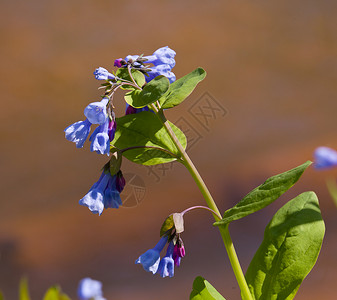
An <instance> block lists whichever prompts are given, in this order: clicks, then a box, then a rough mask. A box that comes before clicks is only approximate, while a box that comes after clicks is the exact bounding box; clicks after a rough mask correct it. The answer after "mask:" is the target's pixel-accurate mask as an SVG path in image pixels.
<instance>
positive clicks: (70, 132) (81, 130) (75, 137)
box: [64, 119, 92, 148]
mask: <svg viewBox="0 0 337 300" xmlns="http://www.w3.org/2000/svg"><path fill="white" fill-rule="evenodd" d="M91 125H92V124H91V123H90V122H89V121H88V119H85V120H84V121H78V122H76V123H74V124H72V125H70V126H68V127H67V128H66V129H64V132H65V136H66V139H67V140H68V141H70V142H74V143H76V147H77V148H82V147H83V145H84V142H85V141H86V139H87V137H88V135H89V132H90V126H91Z"/></svg>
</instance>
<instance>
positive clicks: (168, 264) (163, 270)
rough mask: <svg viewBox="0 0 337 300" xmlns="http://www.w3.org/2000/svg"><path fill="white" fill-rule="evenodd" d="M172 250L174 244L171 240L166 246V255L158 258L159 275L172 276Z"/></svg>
mask: <svg viewBox="0 0 337 300" xmlns="http://www.w3.org/2000/svg"><path fill="white" fill-rule="evenodd" d="M173 250H174V244H173V241H171V242H170V243H169V245H168V247H167V251H166V255H165V256H164V257H163V258H162V259H161V260H160V263H159V266H158V270H157V273H159V274H160V276H161V277H163V278H164V277H167V276H169V277H173V275H174V260H173V257H172V256H173Z"/></svg>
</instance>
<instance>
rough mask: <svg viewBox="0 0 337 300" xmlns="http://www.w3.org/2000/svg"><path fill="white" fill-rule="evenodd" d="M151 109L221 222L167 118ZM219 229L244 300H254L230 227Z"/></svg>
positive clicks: (214, 214)
mask: <svg viewBox="0 0 337 300" xmlns="http://www.w3.org/2000/svg"><path fill="white" fill-rule="evenodd" d="M151 108H152V109H153V110H154V111H155V112H156V115H157V116H158V118H159V119H160V121H161V122H162V124H163V125H164V127H165V129H166V131H167V133H168V134H169V136H170V137H171V139H172V141H173V142H174V144H175V145H176V147H177V149H178V150H179V152H180V154H181V156H182V158H183V164H184V165H185V167H186V168H187V169H188V171H189V172H190V174H191V175H192V177H193V179H194V181H195V182H196V184H197V186H198V187H199V189H200V191H201V193H202V195H203V196H204V198H205V200H206V203H207V205H208V207H209V208H210V209H211V210H213V211H214V212H215V213H213V216H214V219H215V221H219V220H220V218H219V217H218V215H220V216H221V213H220V211H219V209H218V207H217V206H216V204H215V202H214V200H213V198H212V195H211V193H210V192H209V190H208V188H207V186H206V184H205V182H204V181H203V179H202V178H201V176H200V174H199V172H198V170H197V169H196V167H195V166H194V164H193V162H192V160H191V159H190V158H189V156H188V155H187V153H186V151H185V149H184V148H183V146H182V145H181V143H180V142H179V140H178V138H177V137H176V135H175V133H174V132H173V130H172V128H171V126H170V124H169V122H168V121H167V120H166V118H165V116H164V114H163V111H162V110H161V109H159V110H158V108H157V107H155V105H154V104H151ZM218 228H219V231H220V234H221V237H222V239H223V242H224V244H225V247H226V250H227V254H228V257H229V261H230V263H231V265H232V268H233V271H234V274H235V277H236V280H237V282H238V284H239V287H240V290H241V295H242V298H243V299H244V300H253V298H252V295H251V293H250V291H249V288H248V285H247V282H246V279H245V276H244V274H243V271H242V269H241V266H240V262H239V259H238V257H237V255H236V252H235V248H234V245H233V242H232V239H231V236H230V234H229V230H228V225H226V226H219V227H218Z"/></svg>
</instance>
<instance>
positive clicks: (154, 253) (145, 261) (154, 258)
mask: <svg viewBox="0 0 337 300" xmlns="http://www.w3.org/2000/svg"><path fill="white" fill-rule="evenodd" d="M167 239H168V237H167V236H164V237H162V238H161V239H160V241H159V242H158V244H157V245H156V246H154V248H152V249H150V250H147V251H146V252H145V253H144V254H142V255H141V256H139V258H138V259H137V260H136V262H135V263H136V264H142V265H143V268H144V270H145V271H147V272H152V274H155V273H156V272H157V270H158V266H159V261H160V252H161V251H162V250H163V248H164V247H165V245H166V243H167Z"/></svg>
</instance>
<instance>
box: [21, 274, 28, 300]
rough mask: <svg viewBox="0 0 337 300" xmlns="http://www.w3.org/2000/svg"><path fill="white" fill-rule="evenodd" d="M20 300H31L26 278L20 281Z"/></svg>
mask: <svg viewBox="0 0 337 300" xmlns="http://www.w3.org/2000/svg"><path fill="white" fill-rule="evenodd" d="M19 300H30V296H29V290H28V282H27V279H26V278H22V279H21V280H20V287H19Z"/></svg>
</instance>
